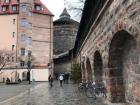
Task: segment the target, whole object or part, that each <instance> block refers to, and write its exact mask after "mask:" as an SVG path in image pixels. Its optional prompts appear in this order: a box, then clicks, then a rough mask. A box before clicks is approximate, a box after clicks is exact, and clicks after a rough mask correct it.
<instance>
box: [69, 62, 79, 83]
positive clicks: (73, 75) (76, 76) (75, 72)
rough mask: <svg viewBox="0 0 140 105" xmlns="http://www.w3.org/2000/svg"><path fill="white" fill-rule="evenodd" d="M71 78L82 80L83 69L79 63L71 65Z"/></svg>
mask: <svg viewBox="0 0 140 105" xmlns="http://www.w3.org/2000/svg"><path fill="white" fill-rule="evenodd" d="M71 80H72V81H73V82H74V83H78V82H80V80H81V69H80V65H79V63H73V64H72V66H71Z"/></svg>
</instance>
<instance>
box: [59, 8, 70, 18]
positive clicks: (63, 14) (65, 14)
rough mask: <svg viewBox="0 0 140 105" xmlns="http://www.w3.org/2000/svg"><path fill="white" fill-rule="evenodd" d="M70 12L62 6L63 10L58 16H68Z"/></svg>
mask: <svg viewBox="0 0 140 105" xmlns="http://www.w3.org/2000/svg"><path fill="white" fill-rule="evenodd" d="M70 17H71V16H70V14H69V13H68V11H67V9H66V8H64V10H63V12H62V13H61V15H60V18H70Z"/></svg>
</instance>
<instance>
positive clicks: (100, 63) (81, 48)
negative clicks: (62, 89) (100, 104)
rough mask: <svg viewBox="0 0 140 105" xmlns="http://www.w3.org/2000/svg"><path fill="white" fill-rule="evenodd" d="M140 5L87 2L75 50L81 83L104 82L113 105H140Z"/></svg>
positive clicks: (127, 0) (135, 0)
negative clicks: (117, 104)
mask: <svg viewBox="0 0 140 105" xmlns="http://www.w3.org/2000/svg"><path fill="white" fill-rule="evenodd" d="M139 13H140V1H139V0H86V2H85V6H84V11H83V14H82V19H81V21H80V26H79V30H78V34H77V38H76V43H75V47H74V55H75V57H76V59H75V60H76V61H77V62H79V63H80V64H81V70H82V81H83V82H87V81H95V82H96V83H98V82H103V83H104V84H105V86H106V87H107V90H108V100H109V101H110V102H112V103H131V104H133V105H139V104H140V94H139V93H140V69H139V67H140V53H139V52H140V48H139V47H140V46H139V45H140V42H139V40H140V30H139V28H140V14H139Z"/></svg>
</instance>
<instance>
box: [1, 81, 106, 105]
mask: <svg viewBox="0 0 140 105" xmlns="http://www.w3.org/2000/svg"><path fill="white" fill-rule="evenodd" d="M21 88H22V87H21ZM7 95H8V94H7ZM0 105H107V104H105V103H104V101H103V100H102V99H100V98H98V99H96V100H94V99H92V98H91V99H90V98H87V97H86V96H85V95H84V94H83V93H79V91H78V90H77V86H76V85H74V84H64V85H63V87H60V86H59V83H58V82H55V85H54V86H53V87H52V88H51V87H49V84H48V83H47V82H44V83H40V84H38V85H35V86H33V87H30V88H28V89H27V90H24V92H22V93H19V94H18V95H16V96H13V97H11V98H8V99H6V100H3V101H1V102H0Z"/></svg>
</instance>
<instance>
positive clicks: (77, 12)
mask: <svg viewBox="0 0 140 105" xmlns="http://www.w3.org/2000/svg"><path fill="white" fill-rule="evenodd" d="M64 2H65V5H66V6H67V7H68V10H69V11H71V13H72V14H73V16H74V17H75V18H77V19H78V20H79V19H81V14H82V11H83V7H84V3H85V0H64Z"/></svg>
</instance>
